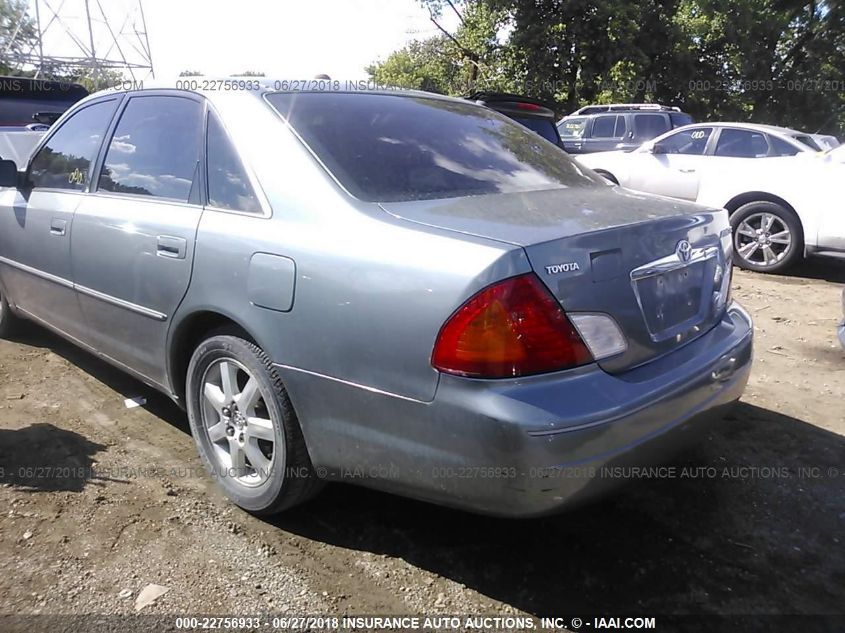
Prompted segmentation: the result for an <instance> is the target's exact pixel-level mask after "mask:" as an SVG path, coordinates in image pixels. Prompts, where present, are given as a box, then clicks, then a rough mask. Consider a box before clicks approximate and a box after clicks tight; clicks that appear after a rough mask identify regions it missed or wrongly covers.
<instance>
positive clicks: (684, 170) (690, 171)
mask: <svg viewBox="0 0 845 633" xmlns="http://www.w3.org/2000/svg"><path fill="white" fill-rule="evenodd" d="M678 171H679V172H681V173H682V174H694V173H695V170H694V169H679V170H678Z"/></svg>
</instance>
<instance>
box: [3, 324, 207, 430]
mask: <svg viewBox="0 0 845 633" xmlns="http://www.w3.org/2000/svg"><path fill="white" fill-rule="evenodd" d="M9 340H10V341H12V342H15V343H20V344H22V345H27V346H28V347H32V348H36V349H48V350H50V351H51V352H53V353H54V354H58V355H59V356H61V357H62V358H64V359H65V360H66V361H67V362H69V363H71V364H72V365H75V366H76V367H78V368H79V369H81V370H82V371H83V372H85V373H86V374H88V375H89V376H91V377H93V378H95V379H96V380H98V381H99V382H101V383H103V384H105V385H107V386H108V387H109V388H111V389H113V390H114V391H116V392H118V393H119V394H121V395H122V396H123V397H124V398H125V399H127V398H137V397H139V396H143V398H144V399H145V400H146V403H145V404H144V405H143V406H144V409H146V410H147V411H149V412H150V413H152V414H153V415H155V416H156V417H158V418H161V419H162V420H164V421H165V422H167V423H168V424H170V425H172V426H174V427H176V428H177V429H179V430H181V431H183V432H185V433H187V434H189V435H190V432H191V430H190V425H189V424H188V418H187V416H186V415H185V412H184V411H183V410H182V409H180V408H179V406H178V405H177V404H176V403H175V402H173V400H171V399H170V398H168V397H167V396H166V395H164V394H163V393H161V392H159V391H156V390H155V389H153V388H152V387H149V386H147V385H145V384H143V383H142V382H141V381H139V380H136V379H135V378H133V377H132V376H130V375H129V374H127V373H125V372H123V371H121V370H120V369H117V368H115V367H113V366H112V365H110V364H109V363H107V362H106V361H104V360H102V359H101V358H99V357H97V356H95V355H94V354H91V353H89V352H87V351H85V350H83V349H81V348H79V347H77V346H76V345H74V344H73V343H70V342H69V341H66V340H65V339H63V338H62V337H60V336H58V335H56V334H54V333H53V332H51V331H50V330H47V329H45V328H42V327H41V326H39V325H36V324H35V323H31V322H28V321H24V322H22V323H20V325H19V326H18V327H17V328H16V330H15V333H14V336H12V337H10V338H9Z"/></svg>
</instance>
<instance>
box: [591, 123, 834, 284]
mask: <svg viewBox="0 0 845 633" xmlns="http://www.w3.org/2000/svg"><path fill="white" fill-rule="evenodd" d="M807 138H808V135H807V134H803V133H802V132H798V131H796V130H789V129H786V128H778V127H773V126H768V125H754V124H747V123H698V124H694V125H687V126H685V127H682V128H678V129H676V130H672V131H671V132H668V133H666V134H664V135H662V136H659V137H657V138H656V139H654V140H652V141H649V142H647V143H644V144H643V145H642V146H640V147H639V148H638V149H636V150H634V151H633V152H630V153H626V152H600V153H597V154H584V155H581V156H576V157H575V158H576V160H578V161H579V162H580V163H581V164H583V165H585V166H587V167H590V168H591V169H593V170H595V171H596V172H598V173H600V174H602V175H603V176H604V177H605V178H607V179H608V180H610V181H611V182H613V183H614V184H618V185H621V186H623V187H626V188H628V189H634V190H637V191H644V192H647V193H653V194H658V195H663V196H669V197H672V198H681V199H684V200H692V201H695V202H698V203H700V204H704V205H707V206H711V207H713V206H714V207H724V208H725V209H727V210H728V211H729V212H730V214H731V226H732V227H733V230H734V253H735V259H736V263H737V264H738V265H740V266H742V267H743V268H748V269H750V270H756V271H760V272H778V271H782V270H784V269H786V268H787V267H789V266H790V265H792V264H794V263H795V262H796V261H798V260H799V259H801V258H802V257H803V256H805V255H812V254H820V255H832V256H845V209H842V207H841V204H840V201H841V199H842V181H843V177H845V169H843V165H842V164H841V163H837V162H835V161H820V160H805V159H804V158H810V159H812V158H813V157H814V156H815V155H816V154H817V153H818V152H817V150H815V149H813V148H812V147H811V146H810V145H808V144H806V143H805V140H806V139H807ZM799 154H801V155H802V156H801V157H799V156H797V155H799Z"/></svg>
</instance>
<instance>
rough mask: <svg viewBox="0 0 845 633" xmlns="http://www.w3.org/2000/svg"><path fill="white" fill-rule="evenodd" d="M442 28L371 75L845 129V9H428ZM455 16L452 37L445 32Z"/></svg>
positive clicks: (610, 4)
mask: <svg viewBox="0 0 845 633" xmlns="http://www.w3.org/2000/svg"><path fill="white" fill-rule="evenodd" d="M420 2H421V3H422V4H423V6H425V7H427V8H428V9H429V11H430V14H431V20H432V22H433V23H434V24H435V25H436V26H437V28H438V29H439V30H440V34H439V35H438V36H436V37H434V38H430V39H428V40H424V41H421V42H414V43H412V44H410V45H408V46H406V47H405V48H404V49H402V50H400V51H397V52H396V53H394V54H393V55H391V56H390V57H388V58H387V59H386V60H384V61H383V62H379V63H376V64H373V65H372V66H371V67H370V68H369V69H368V70H369V72H370V74H371V75H372V76H373V78H374V79H376V80H377V81H379V82H385V83H395V84H397V85H401V86H407V87H415V88H425V89H431V90H435V91H437V92H445V93H449V94H464V93H466V92H467V91H468V90H469V89H472V88H473V87H485V88H494V89H503V90H509V91H513V92H519V93H523V94H527V95H529V96H535V97H540V98H543V99H545V100H547V101H553V102H555V103H557V106H558V109H559V111H560V113H561V114H563V113H567V112H571V111H572V110H574V109H575V108H577V107H579V106H581V105H584V104H586V103H609V102H626V101H635V102H641V101H646V102H653V101H656V102H660V103H665V104H669V105H678V106H681V107H682V108H684V109H685V110H686V111H688V112H689V113H690V114H692V115H693V116H695V117H696V118H698V119H702V120H708V119H709V120H719V119H721V120H741V121H744V120H748V121H756V122H764V123H773V124H780V125H788V126H792V127H798V128H802V129H806V130H809V131H816V130H822V131H826V132H833V133H839V134H842V133H843V131H845V75H843V69H845V3H842V2H841V1H838V0H811V1H809V2H808V1H805V0H746V1H745V2H737V1H736V0H420ZM447 12H454V14H455V15H457V16H458V23H459V26H458V28H457V29H456V30H455V32H454V33H451V32H449V31H447V30H446V29H444V28H443V27H442V24H441V23H442V22H443V20H442V18H443V16H444V15H445V14H446V13H447Z"/></svg>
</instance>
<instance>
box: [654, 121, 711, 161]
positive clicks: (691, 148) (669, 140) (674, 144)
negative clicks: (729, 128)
mask: <svg viewBox="0 0 845 633" xmlns="http://www.w3.org/2000/svg"><path fill="white" fill-rule="evenodd" d="M712 133H713V128H712V127H698V128H694V129H692V130H683V131H681V132H676V133H675V134H672V135H671V136H667V137H666V138H664V139H663V140H662V141H660V143H659V146H660V148H661V149H662V153H664V154H688V155H692V156H703V155H704V151H705V150H706V149H707V141H709V140H710V135H711V134H712Z"/></svg>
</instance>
